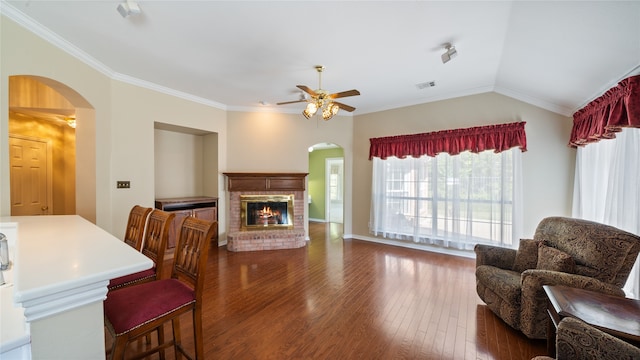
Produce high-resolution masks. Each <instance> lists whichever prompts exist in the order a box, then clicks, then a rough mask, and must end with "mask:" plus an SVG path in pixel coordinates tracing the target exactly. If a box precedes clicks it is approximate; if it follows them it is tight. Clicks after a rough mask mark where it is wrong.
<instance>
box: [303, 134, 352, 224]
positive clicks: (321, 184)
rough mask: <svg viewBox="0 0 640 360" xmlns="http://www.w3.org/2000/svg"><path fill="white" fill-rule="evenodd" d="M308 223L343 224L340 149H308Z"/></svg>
mask: <svg viewBox="0 0 640 360" xmlns="http://www.w3.org/2000/svg"><path fill="white" fill-rule="evenodd" d="M308 193H309V220H310V221H317V222H330V223H339V224H342V223H343V221H344V217H343V216H344V149H343V148H342V147H340V146H339V145H336V144H334V143H329V142H325V143H318V144H315V145H313V146H311V147H309V190H308Z"/></svg>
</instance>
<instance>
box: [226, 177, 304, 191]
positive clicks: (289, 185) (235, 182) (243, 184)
mask: <svg viewBox="0 0 640 360" xmlns="http://www.w3.org/2000/svg"><path fill="white" fill-rule="evenodd" d="M224 174H225V175H226V176H227V178H228V179H229V181H228V189H227V190H228V191H304V189H305V178H306V176H307V175H308V173H224Z"/></svg>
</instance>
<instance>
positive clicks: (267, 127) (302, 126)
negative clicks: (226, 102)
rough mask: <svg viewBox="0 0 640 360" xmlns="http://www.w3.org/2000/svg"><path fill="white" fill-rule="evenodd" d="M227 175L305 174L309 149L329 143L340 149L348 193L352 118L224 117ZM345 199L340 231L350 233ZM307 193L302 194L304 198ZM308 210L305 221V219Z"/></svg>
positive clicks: (266, 114) (233, 114)
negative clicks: (236, 173)
mask: <svg viewBox="0 0 640 360" xmlns="http://www.w3.org/2000/svg"><path fill="white" fill-rule="evenodd" d="M228 130H229V144H228V146H227V149H226V150H227V164H228V166H227V170H225V171H227V172H309V147H310V146H312V145H314V144H317V143H322V142H331V143H334V144H337V145H339V146H341V147H342V148H343V149H344V161H345V163H344V167H345V180H344V181H345V188H346V189H351V186H352V182H351V179H352V177H353V174H352V172H351V162H352V153H353V150H352V148H353V145H352V141H353V118H352V117H350V116H340V115H338V116H335V117H334V118H332V119H331V120H329V121H324V120H322V119H318V118H317V116H316V117H314V118H311V119H308V120H307V119H305V118H304V117H303V116H302V115H301V114H278V113H269V112H261V113H247V112H229V113H228ZM346 192H347V195H346V196H347V197H348V198H347V199H345V204H344V207H345V218H344V231H345V233H348V232H350V231H351V197H350V196H349V190H347V191H346ZM306 195H307V192H306V191H305V196H306ZM308 211H309V208H308V206H305V218H307V219H308Z"/></svg>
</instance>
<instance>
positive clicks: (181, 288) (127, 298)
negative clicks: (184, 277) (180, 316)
mask: <svg viewBox="0 0 640 360" xmlns="http://www.w3.org/2000/svg"><path fill="white" fill-rule="evenodd" d="M195 301H196V295H195V292H194V291H193V289H191V288H189V287H188V286H187V285H185V284H184V283H183V282H181V281H179V280H177V279H165V280H157V281H152V282H149V283H144V284H140V285H136V286H130V287H125V288H122V289H119V290H116V291H112V292H109V296H108V297H107V299H106V300H105V301H104V313H105V315H106V317H105V318H106V319H107V326H110V327H111V328H112V329H113V332H114V333H115V334H116V335H117V336H120V335H122V334H125V333H127V332H129V331H131V330H134V329H136V328H138V327H140V326H142V325H144V324H147V323H149V322H151V321H153V320H155V319H158V318H161V317H163V316H164V315H166V314H168V313H170V312H174V311H177V310H179V309H181V308H182V307H184V306H188V305H190V304H192V303H193V302H195Z"/></svg>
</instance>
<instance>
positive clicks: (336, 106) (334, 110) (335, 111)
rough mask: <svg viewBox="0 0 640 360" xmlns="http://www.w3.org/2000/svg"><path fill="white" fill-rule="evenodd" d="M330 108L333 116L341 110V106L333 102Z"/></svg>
mask: <svg viewBox="0 0 640 360" xmlns="http://www.w3.org/2000/svg"><path fill="white" fill-rule="evenodd" d="M329 108H330V109H331V114H332V116H335V115H337V114H338V111H340V107H339V106H338V105H336V104H333V103H331V105H330V106H329Z"/></svg>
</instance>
